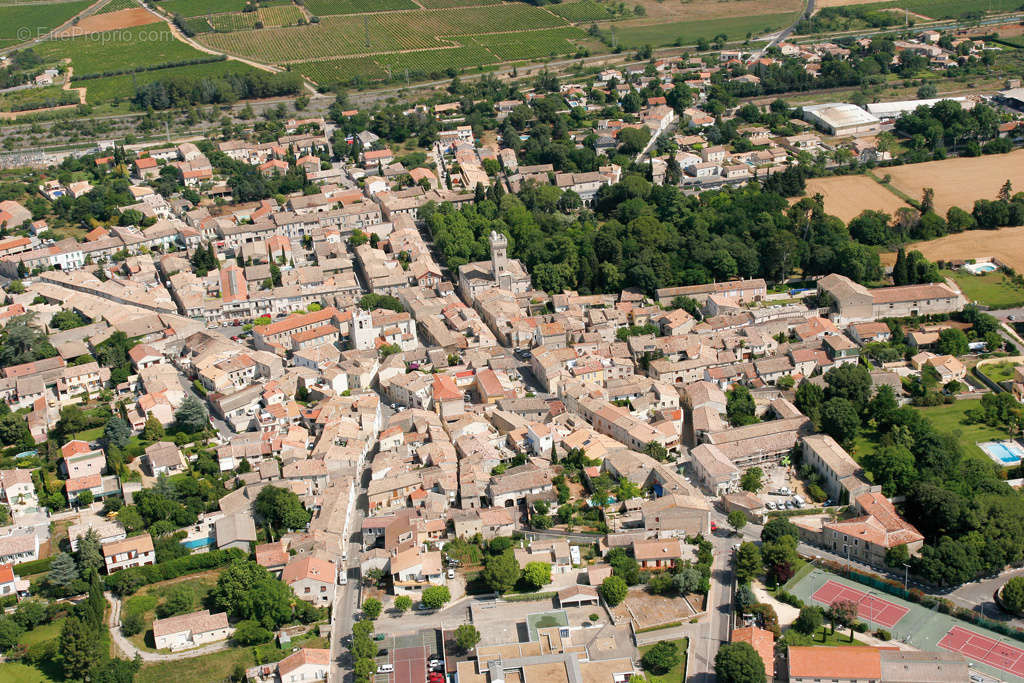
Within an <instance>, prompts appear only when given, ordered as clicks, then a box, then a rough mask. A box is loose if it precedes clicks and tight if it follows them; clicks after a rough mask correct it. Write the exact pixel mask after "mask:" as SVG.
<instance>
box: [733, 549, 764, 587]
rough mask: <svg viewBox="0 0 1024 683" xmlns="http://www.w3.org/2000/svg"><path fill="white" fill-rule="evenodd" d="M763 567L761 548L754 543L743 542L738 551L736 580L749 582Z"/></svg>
mask: <svg viewBox="0 0 1024 683" xmlns="http://www.w3.org/2000/svg"><path fill="white" fill-rule="evenodd" d="M763 568H764V564H763V563H762V560H761V549H760V548H758V547H757V545H756V544H754V543H749V542H745V543H741V544H740V547H739V550H737V551H736V580H737V581H738V582H739V583H749V582H750V580H751V579H752V578H754V577H755V576H757V575H758V574H760V573H761V571H762V570H763Z"/></svg>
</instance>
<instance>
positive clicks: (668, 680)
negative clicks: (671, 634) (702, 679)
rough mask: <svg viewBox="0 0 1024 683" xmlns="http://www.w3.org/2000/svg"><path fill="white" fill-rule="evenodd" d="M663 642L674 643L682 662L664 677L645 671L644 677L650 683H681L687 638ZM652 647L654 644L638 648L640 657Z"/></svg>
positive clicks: (684, 666)
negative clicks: (681, 656)
mask: <svg viewBox="0 0 1024 683" xmlns="http://www.w3.org/2000/svg"><path fill="white" fill-rule="evenodd" d="M665 642H669V643H675V644H676V645H677V646H679V652H680V653H682V655H683V661H682V662H680V664H679V666H677V667H676V668H675V670H673V671H669V672H668V673H667V674H665V675H664V676H655V675H654V674H652V673H649V672H646V671H645V672H644V677H645V678H646V679H647V680H648V681H649V682H650V683H683V679H684V674H685V673H686V653H687V648H688V647H689V644H690V641H689V639H688V638H680V639H679V640H669V641H665ZM652 647H654V644H651V645H645V646H644V647H642V648H640V656H641V657H643V656H644V653H646V652H647V651H648V650H650V649H651V648H652Z"/></svg>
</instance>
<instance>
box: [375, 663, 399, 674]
mask: <svg viewBox="0 0 1024 683" xmlns="http://www.w3.org/2000/svg"><path fill="white" fill-rule="evenodd" d="M394 670H395V667H393V666H391V665H390V664H381V665H380V666H378V667H377V673H379V674H389V673H391V672H392V671H394Z"/></svg>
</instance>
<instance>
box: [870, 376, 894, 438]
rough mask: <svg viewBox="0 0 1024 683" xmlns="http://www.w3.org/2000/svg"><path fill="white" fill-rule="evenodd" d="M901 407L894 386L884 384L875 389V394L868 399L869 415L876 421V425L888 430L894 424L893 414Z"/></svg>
mask: <svg viewBox="0 0 1024 683" xmlns="http://www.w3.org/2000/svg"><path fill="white" fill-rule="evenodd" d="M899 407H900V405H899V403H898V402H897V401H896V392H894V391H893V389H892V387H890V386H889V385H887V384H883V385H882V386H880V387H878V389H877V390H876V391H875V395H874V396H872V397H871V400H870V401H868V408H867V414H868V417H869V418H871V419H872V420H874V421H875V426H877V427H878V428H879V429H882V430H886V429H888V428H889V425H891V424H892V419H893V416H894V415H895V414H896V410H897V409H898V408H899Z"/></svg>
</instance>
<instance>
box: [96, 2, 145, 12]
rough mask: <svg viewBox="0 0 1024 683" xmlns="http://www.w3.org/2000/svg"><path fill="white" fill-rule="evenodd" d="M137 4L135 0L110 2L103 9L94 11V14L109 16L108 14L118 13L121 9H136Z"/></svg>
mask: <svg viewBox="0 0 1024 683" xmlns="http://www.w3.org/2000/svg"><path fill="white" fill-rule="evenodd" d="M138 7H139V3H137V2H135V0H110V2H108V3H107V4H105V5H104V6H103V7H101V8H99V9H98V10H96V14H109V13H110V12H120V11H121V10H123V9H138Z"/></svg>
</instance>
